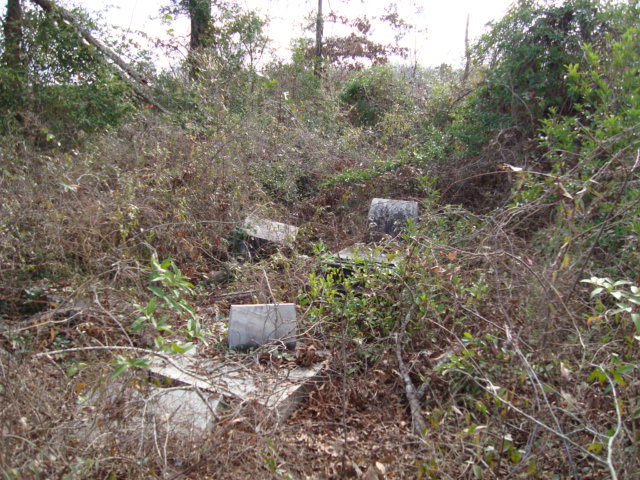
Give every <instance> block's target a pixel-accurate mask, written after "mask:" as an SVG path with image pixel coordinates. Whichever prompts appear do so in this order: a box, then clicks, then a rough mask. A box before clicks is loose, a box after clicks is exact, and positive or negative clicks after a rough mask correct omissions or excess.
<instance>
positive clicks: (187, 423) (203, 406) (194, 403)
mask: <svg viewBox="0 0 640 480" xmlns="http://www.w3.org/2000/svg"><path fill="white" fill-rule="evenodd" d="M219 404H220V395H219V394H214V395H212V394H211V392H208V391H206V390H204V391H202V390H201V391H200V392H197V391H195V390H194V389H175V388H157V389H155V391H154V392H153V393H152V398H151V410H152V411H151V412H150V413H152V414H153V415H155V416H156V417H157V418H158V419H159V420H161V421H162V422H163V423H164V424H165V426H167V427H168V426H169V425H170V427H168V428H171V430H172V431H173V432H176V433H179V434H180V435H182V436H190V435H193V434H197V433H201V432H205V431H208V430H211V428H212V427H213V425H214V422H215V421H216V420H217V415H216V410H217V409H218V406H219Z"/></svg>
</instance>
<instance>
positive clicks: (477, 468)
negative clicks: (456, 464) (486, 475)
mask: <svg viewBox="0 0 640 480" xmlns="http://www.w3.org/2000/svg"><path fill="white" fill-rule="evenodd" d="M471 471H472V472H473V476H474V477H477V478H480V477H481V476H482V468H480V466H479V465H473V466H472V467H471Z"/></svg>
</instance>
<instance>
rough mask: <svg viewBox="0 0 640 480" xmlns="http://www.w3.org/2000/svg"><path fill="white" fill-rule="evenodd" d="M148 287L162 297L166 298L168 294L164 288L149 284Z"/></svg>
mask: <svg viewBox="0 0 640 480" xmlns="http://www.w3.org/2000/svg"><path fill="white" fill-rule="evenodd" d="M147 288H148V289H149V290H151V291H152V292H153V293H154V294H155V295H157V296H159V297H160V298H162V299H166V297H167V295H166V293H164V290H162V289H161V288H158V287H156V286H154V285H149V286H148V287H147Z"/></svg>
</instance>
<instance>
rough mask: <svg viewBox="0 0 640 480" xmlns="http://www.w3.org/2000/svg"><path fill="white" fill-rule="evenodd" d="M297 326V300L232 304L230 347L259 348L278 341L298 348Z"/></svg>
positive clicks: (289, 346)
mask: <svg viewBox="0 0 640 480" xmlns="http://www.w3.org/2000/svg"><path fill="white" fill-rule="evenodd" d="M296 327H297V320H296V306H295V305H294V304H293V303H280V304H256V305H231V313H230V315H229V348H247V347H258V346H260V345H264V344H267V343H274V342H278V343H283V344H285V345H286V346H287V347H288V348H294V347H295V345H296Z"/></svg>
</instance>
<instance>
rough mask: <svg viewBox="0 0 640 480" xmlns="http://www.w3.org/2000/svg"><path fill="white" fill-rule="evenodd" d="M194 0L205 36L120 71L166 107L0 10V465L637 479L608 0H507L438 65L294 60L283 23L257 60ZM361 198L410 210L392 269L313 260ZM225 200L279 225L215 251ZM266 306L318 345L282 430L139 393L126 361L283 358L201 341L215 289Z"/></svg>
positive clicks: (637, 429)
mask: <svg viewBox="0 0 640 480" xmlns="http://www.w3.org/2000/svg"><path fill="white" fill-rule="evenodd" d="M214 3H215V5H214V7H215V8H219V11H218V13H215V12H214V14H213V15H212V20H211V21H212V22H213V23H212V24H211V25H210V26H211V27H214V29H213V31H215V33H216V36H215V45H208V46H207V45H205V46H200V47H199V48H198V50H197V51H195V52H193V54H192V55H190V56H189V58H188V60H187V61H185V63H184V64H183V65H181V66H180V68H177V69H176V70H174V71H173V72H172V73H168V72H163V73H161V74H158V75H157V76H152V75H151V74H150V73H149V72H150V70H149V71H148V72H147V75H148V76H149V78H150V79H152V80H151V85H150V86H149V89H150V92H152V94H153V98H154V99H155V100H157V101H158V102H159V104H160V105H163V106H164V107H165V108H166V109H167V110H168V113H162V112H160V111H158V109H157V108H156V107H154V106H153V105H151V104H149V103H148V102H147V101H146V100H144V99H140V95H138V94H136V93H135V92H134V91H132V90H131V89H130V85H129V84H128V83H127V82H124V81H123V80H122V77H121V76H120V75H118V74H117V71H116V68H115V67H114V65H113V64H112V62H110V61H108V60H105V58H104V56H103V55H101V53H100V52H99V51H96V50H95V49H93V48H92V47H91V45H87V44H86V42H82V41H81V40H80V37H79V36H78V34H77V32H76V31H75V30H74V29H73V28H74V27H73V24H70V23H68V22H67V23H65V22H61V21H59V19H58V20H56V17H53V16H52V14H51V13H50V12H44V11H40V10H37V9H35V8H34V9H31V10H30V9H29V8H26V9H25V12H24V15H23V16H22V19H21V23H20V25H21V27H22V32H23V36H22V40H21V43H19V44H17V43H15V42H14V43H11V41H9V40H11V38H12V37H11V32H10V31H9V30H8V29H7V28H5V29H4V35H5V36H4V37H2V38H3V40H4V41H3V42H2V43H1V44H0V45H2V51H1V52H0V53H2V55H1V58H2V59H3V61H2V65H1V66H0V104H1V105H2V106H3V108H2V111H1V112H0V129H1V130H2V134H3V135H2V137H0V159H1V160H0V162H1V163H0V192H1V195H2V197H1V201H0V227H1V228H0V278H1V283H0V404H1V405H2V408H1V409H0V420H1V425H2V428H0V472H1V473H2V476H3V478H7V479H14V478H40V477H42V478H44V477H47V478H73V479H75V478H78V479H80V478H102V477H104V478H179V477H184V478H206V477H208V476H211V477H212V478H213V477H215V478H246V477H247V476H249V475H251V476H257V478H351V477H353V478H359V477H363V478H434V479H436V478H438V479H458V478H557V479H562V478H585V479H586V478H617V479H626V478H629V479H630V478H635V477H636V476H638V475H640V460H639V459H640V448H639V445H640V371H639V369H640V358H639V356H638V352H639V347H640V316H639V315H640V310H639V308H640V307H639V306H640V296H639V293H638V288H639V287H640V256H639V253H638V252H639V251H640V248H639V247H640V245H639V244H638V242H639V241H638V238H639V235H640V193H639V192H640V188H639V184H638V182H639V173H640V29H639V27H638V18H640V11H639V8H638V6H637V5H636V2H617V3H608V2H597V1H593V0H567V1H564V2H556V3H552V2H545V1H542V0H540V1H539V0H519V1H518V2H516V3H515V4H514V5H513V7H512V8H511V9H510V11H509V12H508V13H507V14H506V16H505V17H504V18H503V19H500V20H497V21H496V23H494V24H493V25H492V26H491V28H490V29H489V30H488V33H487V34H486V35H485V36H484V37H482V38H481V39H480V41H479V42H478V44H477V45H476V46H475V47H474V50H473V53H474V59H475V61H474V64H473V65H472V68H471V73H470V75H469V76H468V77H467V78H463V72H462V71H458V70H456V69H453V68H451V67H448V66H442V67H439V68H416V69H411V70H410V69H407V68H405V67H401V66H393V65H384V66H380V65H377V66H371V67H370V68H364V67H363V68H362V70H360V71H354V70H352V69H349V68H345V67H343V66H337V65H331V64H329V63H327V64H325V65H324V67H323V68H322V76H321V77H318V76H317V75H315V74H314V62H315V59H312V58H311V59H310V58H309V57H308V55H307V54H306V50H305V48H306V47H305V45H307V43H308V42H305V41H304V40H301V41H300V42H298V48H297V49H294V55H293V57H292V59H291V60H290V61H287V62H277V63H271V64H267V65H266V66H264V68H261V69H259V70H258V68H257V65H258V63H257V60H258V58H257V55H258V54H259V52H261V51H262V50H263V49H264V48H265V47H266V45H267V40H266V37H265V35H264V32H263V27H264V21H263V20H262V19H260V18H259V17H258V16H257V15H256V14H255V13H253V12H242V11H241V10H240V9H238V8H237V6H234V5H231V3H232V2H214ZM223 3H224V5H222V4H223ZM218 4H219V5H218ZM75 14H76V15H80V18H82V22H83V24H84V25H85V26H86V28H88V29H91V28H96V26H95V25H93V24H92V23H91V22H90V20H89V19H88V18H86V17H85V16H83V15H82V14H81V12H78V11H76V12H75ZM356 23H357V22H356ZM7 32H9V33H7ZM7 35H9V37H7ZM14 38H15V37H14ZM16 45H18V47H19V48H18V47H16ZM12 49H13V50H12ZM14 54H15V55H14ZM16 55H17V56H16ZM24 59H27V61H22V60H24ZM143 60H144V59H140V62H139V63H140V64H144V61H143ZM378 63H380V62H378ZM316 73H317V72H316ZM374 197H382V198H402V199H412V200H416V201H419V202H420V204H421V222H420V223H419V224H418V225H410V226H409V228H408V229H407V231H406V232H405V234H404V235H403V237H402V238H401V239H395V240H391V239H387V240H385V241H383V242H381V243H380V244H379V245H378V246H377V249H378V254H379V255H382V256H386V258H387V259H388V260H389V261H391V260H393V261H394V262H395V264H394V266H393V267H390V268H381V267H380V265H379V264H378V263H376V262H371V261H367V260H362V262H359V263H358V264H357V265H356V266H355V267H352V268H351V269H350V270H349V271H348V272H345V271H344V270H343V269H341V268H336V267H335V266H331V265H330V262H327V261H326V256H327V254H328V252H330V251H337V250H339V249H341V248H343V247H346V246H349V245H351V244H353V243H355V242H357V241H361V240H362V239H364V237H365V235H366V221H365V219H366V212H367V209H368V206H369V202H370V200H371V199H372V198H374ZM248 214H258V215H263V216H265V217H268V218H271V219H273V220H278V221H283V222H286V223H290V224H295V225H297V226H299V227H300V234H299V237H298V240H297V242H296V244H295V246H294V247H293V248H288V249H283V250H282V251H280V252H278V253H277V254H275V255H272V256H265V257H264V258H261V259H259V261H256V262H254V263H251V262H242V261H239V259H238V258H237V256H238V255H237V253H238V252H236V251H234V248H233V230H234V228H236V227H238V226H240V225H241V223H242V221H243V219H244V218H245V217H246V216H247V215H248ZM165 259H166V260H165ZM274 300H277V301H279V302H295V303H297V304H298V305H299V306H300V308H299V316H300V318H301V322H302V328H301V332H304V334H303V335H302V336H301V338H300V343H301V344H302V346H301V347H299V349H298V352H296V353H297V354H298V355H297V357H298V362H300V359H301V358H303V359H304V358H307V359H308V358H309V357H308V355H309V352H311V354H312V355H311V358H312V359H313V358H315V357H314V356H313V354H315V353H314V352H323V351H326V352H327V353H326V356H322V358H323V359H326V358H328V360H327V361H328V364H329V368H328V369H327V373H326V375H325V378H324V381H323V382H322V383H320V384H319V385H318V386H317V387H316V388H315V389H314V390H313V391H312V392H311V393H310V395H309V398H308V400H306V402H305V403H304V404H303V405H302V406H301V407H300V408H299V409H298V410H297V411H296V412H295V413H294V414H293V415H292V416H291V417H290V418H289V419H288V420H287V422H286V423H285V424H282V425H274V424H273V423H270V422H268V421H267V419H265V417H264V415H263V414H261V413H260V412H259V411H257V410H256V409H253V408H252V407H251V406H250V405H229V406H228V407H229V408H228V409H227V410H225V411H224V412H221V413H220V417H219V418H218V419H217V420H216V422H215V423H214V424H213V425H212V426H211V427H210V429H209V430H208V431H207V432H205V433H202V434H199V435H196V434H195V433H193V434H190V435H187V434H185V433H184V432H180V431H178V430H173V429H172V428H171V423H170V422H169V421H166V419H164V420H163V419H161V418H159V417H154V416H153V415H152V414H151V413H150V410H149V409H148V408H147V407H148V405H149V404H150V401H151V399H152V397H153V395H154V393H152V392H153V388H155V387H156V384H157V383H158V382H157V381H154V380H153V379H152V380H149V378H148V375H147V373H146V371H145V370H144V368H129V367H144V366H145V365H146V364H147V360H146V359H144V358H142V357H141V355H142V354H145V353H149V352H151V354H156V355H163V356H167V355H173V354H175V355H179V354H181V353H183V352H184V351H186V350H188V349H189V348H190V347H191V345H192V344H193V345H195V346H197V348H198V349H199V350H200V351H201V352H205V354H206V355H207V356H210V357H216V358H217V357H229V358H230V359H232V360H233V361H234V362H238V364H242V365H250V364H253V365H255V364H259V368H261V369H269V368H280V367H282V366H283V365H292V364H294V362H295V361H296V360H295V359H294V357H295V356H296V355H294V354H293V353H291V352H282V351H277V350H276V349H268V348H263V349H261V350H258V351H257V352H254V353H237V352H230V351H228V349H226V348H225V342H224V331H223V328H221V325H222V323H221V321H220V319H223V318H225V316H226V315H227V313H228V308H229V306H230V304H231V303H269V302H272V301H274ZM52 352H56V353H55V354H54V353H52ZM323 355H324V354H323ZM114 372H115V373H117V374H118V375H117V376H115V377H114V376H113V373H114ZM165 387H166V385H165ZM169 387H170V388H173V387H171V386H169Z"/></svg>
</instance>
